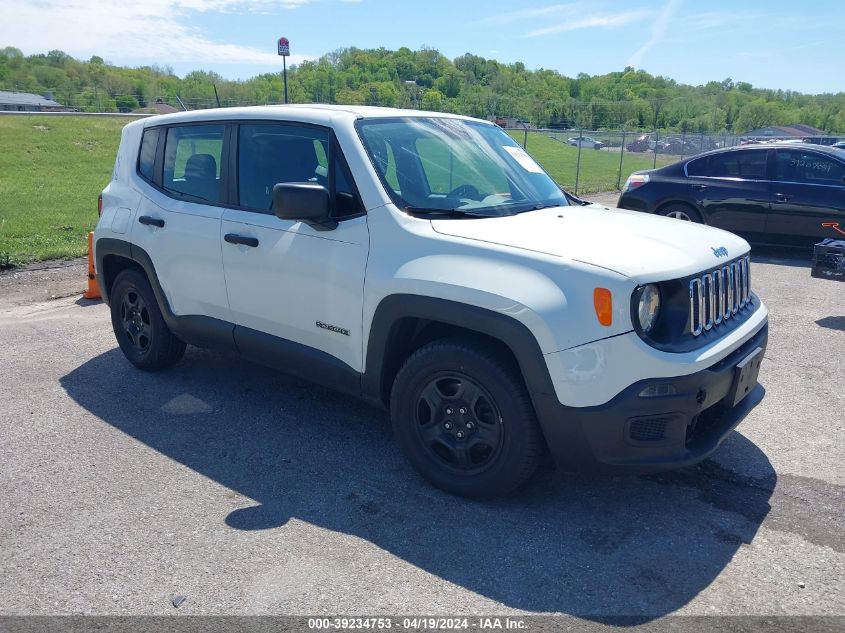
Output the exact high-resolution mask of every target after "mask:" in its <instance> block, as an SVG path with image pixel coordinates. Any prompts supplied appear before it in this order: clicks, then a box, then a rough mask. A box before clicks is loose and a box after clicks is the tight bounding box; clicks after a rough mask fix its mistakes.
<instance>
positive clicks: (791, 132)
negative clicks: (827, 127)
mask: <svg viewBox="0 0 845 633" xmlns="http://www.w3.org/2000/svg"><path fill="white" fill-rule="evenodd" d="M742 136H824V132H822V131H821V130H819V129H818V128H814V127H813V126H811V125H804V124H803V123H793V124H792V125H769V126H766V127H761V128H759V129H756V130H750V131H749V132H745V133H743V134H742Z"/></svg>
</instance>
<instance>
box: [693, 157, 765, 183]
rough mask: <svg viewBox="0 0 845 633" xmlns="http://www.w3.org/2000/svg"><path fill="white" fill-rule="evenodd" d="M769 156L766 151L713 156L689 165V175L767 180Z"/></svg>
mask: <svg viewBox="0 0 845 633" xmlns="http://www.w3.org/2000/svg"><path fill="white" fill-rule="evenodd" d="M767 156H768V152H767V151H766V150H763V151H744V152H725V153H724V154H712V155H710V156H707V157H705V158H699V159H698V160H694V161H692V162H690V163H688V164H687V174H688V175H690V176H710V177H713V178H743V179H746V180H765V179H766V160H767Z"/></svg>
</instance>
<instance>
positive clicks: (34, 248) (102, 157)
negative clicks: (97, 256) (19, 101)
mask: <svg viewBox="0 0 845 633" xmlns="http://www.w3.org/2000/svg"><path fill="white" fill-rule="evenodd" d="M128 122H129V120H128V119H126V118H122V117H121V118H110V117H92V116H86V117H48V116H38V115H33V116H0V148H2V151H0V267H4V266H8V265H10V264H11V265H15V264H23V263H27V262H31V261H39V260H46V259H60V258H65V257H76V256H79V255H84V254H86V253H87V252H88V242H87V234H88V231H90V230H91V229H92V228H93V227H94V225H95V224H96V223H97V196H98V194H99V193H100V191H101V190H102V189H103V187H105V186H106V184H108V182H109V178H110V177H111V171H112V167H113V165H114V157H115V152H116V151H117V146H118V143H119V142H120V130H121V129H122V128H123V126H124V125H126V124H127V123H128Z"/></svg>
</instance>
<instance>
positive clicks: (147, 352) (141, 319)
mask: <svg viewBox="0 0 845 633" xmlns="http://www.w3.org/2000/svg"><path fill="white" fill-rule="evenodd" d="M109 294H110V297H111V322H112V328H113V329H114V335H115V338H117V344H118V345H119V346H120V349H121V351H122V352H123V354H124V356H126V358H127V359H128V360H129V362H130V363H132V364H133V365H135V366H136V367H138V368H139V369H144V370H146V371H156V370H159V369H164V368H166V367H170V366H171V365H173V364H175V363H176V362H178V361H179V359H180V358H182V355H183V354H184V353H185V347H186V346H185V343H184V342H182V341H180V340H179V339H178V338H176V336H175V335H174V334H173V332H171V331H170V328H168V327H167V324H166V323H165V322H164V317H162V314H161V310H159V307H158V302H157V301H156V298H155V294H153V290H152V288H151V287H150V282H149V281H147V278H146V277H145V276H144V275H143V274H142V273H141V272H140V271H138V270H134V269H128V270H124V271H122V272H121V273H120V274H119V275H118V276H117V278H116V279H115V280H114V284H113V285H112V289H111V292H110V293H109Z"/></svg>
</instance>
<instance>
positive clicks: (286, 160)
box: [238, 123, 329, 213]
mask: <svg viewBox="0 0 845 633" xmlns="http://www.w3.org/2000/svg"><path fill="white" fill-rule="evenodd" d="M328 147H329V135H328V132H327V131H325V130H322V129H317V128H311V127H304V126H299V125H288V124H270V123H258V124H253V125H241V126H240V131H239V133H238V192H239V197H240V206H242V207H246V208H247V209H252V210H255V211H263V212H265V213H266V212H269V211H270V210H271V209H272V206H273V187H274V186H275V185H276V184H277V183H280V182H316V183H319V184H321V185H323V186H325V187H328V185H329V170H328V155H329V149H328Z"/></svg>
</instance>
